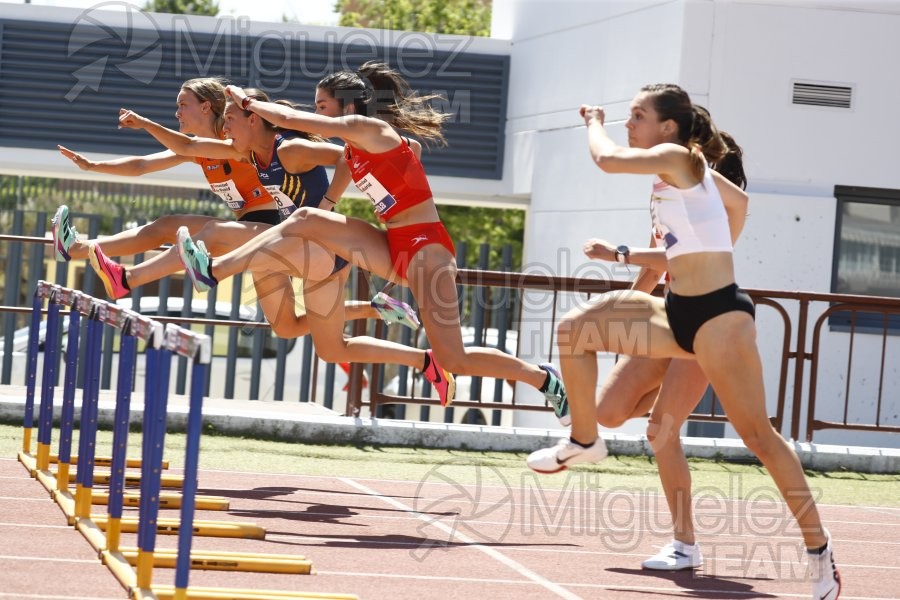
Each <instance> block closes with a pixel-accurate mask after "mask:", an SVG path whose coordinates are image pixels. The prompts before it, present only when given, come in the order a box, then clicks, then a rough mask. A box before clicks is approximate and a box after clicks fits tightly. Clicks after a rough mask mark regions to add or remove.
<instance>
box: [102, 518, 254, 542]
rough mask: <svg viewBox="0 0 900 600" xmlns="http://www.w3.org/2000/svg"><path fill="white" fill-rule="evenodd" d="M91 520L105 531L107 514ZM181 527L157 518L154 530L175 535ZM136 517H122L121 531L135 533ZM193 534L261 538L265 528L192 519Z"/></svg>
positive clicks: (179, 522)
mask: <svg viewBox="0 0 900 600" xmlns="http://www.w3.org/2000/svg"><path fill="white" fill-rule="evenodd" d="M91 520H92V521H93V522H94V523H95V524H96V525H97V527H99V528H100V529H101V530H103V531H106V525H107V521H108V515H91ZM180 529H181V520H180V519H157V521H156V532H157V533H159V534H162V535H176V534H177V533H178V531H179V530H180ZM137 530H138V518H137V517H122V533H137ZM193 530H194V535H202V536H207V537H225V538H244V539H253V540H262V539H265V537H266V530H265V529H264V528H263V527H260V526H259V525H257V524H256V523H239V522H234V521H201V520H196V519H195V520H194V525H193Z"/></svg>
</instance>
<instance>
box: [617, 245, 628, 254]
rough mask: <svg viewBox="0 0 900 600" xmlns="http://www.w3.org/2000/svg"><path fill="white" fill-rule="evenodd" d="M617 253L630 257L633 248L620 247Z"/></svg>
mask: <svg viewBox="0 0 900 600" xmlns="http://www.w3.org/2000/svg"><path fill="white" fill-rule="evenodd" d="M616 252H618V253H619V254H623V255H625V256H628V255H629V254H630V253H631V248H629V247H628V246H619V247H618V248H616Z"/></svg>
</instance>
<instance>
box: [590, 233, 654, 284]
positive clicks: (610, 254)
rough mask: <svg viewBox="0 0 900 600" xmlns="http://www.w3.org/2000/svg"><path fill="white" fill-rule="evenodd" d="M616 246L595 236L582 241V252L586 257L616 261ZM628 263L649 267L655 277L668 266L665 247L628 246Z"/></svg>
mask: <svg viewBox="0 0 900 600" xmlns="http://www.w3.org/2000/svg"><path fill="white" fill-rule="evenodd" d="M616 248H617V246H614V245H613V244H611V243H610V242H607V241H606V240H601V239H597V238H592V239H589V240H588V241H586V242H585V243H584V247H583V250H584V254H585V256H587V257H588V258H593V259H596V260H605V261H608V262H617V261H616V259H617V255H616ZM628 250H629V253H628V262H627V264H629V265H636V266H639V267H642V268H646V269H649V270H651V271H653V272H655V273H656V279H657V280H659V277H660V275H662V273H664V272H665V271H666V269H667V268H668V263H667V261H666V251H665V248H629V249H628Z"/></svg>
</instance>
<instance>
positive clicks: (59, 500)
mask: <svg viewBox="0 0 900 600" xmlns="http://www.w3.org/2000/svg"><path fill="white" fill-rule="evenodd" d="M50 497H51V498H52V499H53V501H54V502H56V504H57V506H59V510H61V511H62V513H63V514H64V515H65V516H66V522H67V524H68V525H74V524H75V496H73V495H72V494H71V493H70V492H67V491H66V492H64V491H62V490H53V491H52V492H51V493H50Z"/></svg>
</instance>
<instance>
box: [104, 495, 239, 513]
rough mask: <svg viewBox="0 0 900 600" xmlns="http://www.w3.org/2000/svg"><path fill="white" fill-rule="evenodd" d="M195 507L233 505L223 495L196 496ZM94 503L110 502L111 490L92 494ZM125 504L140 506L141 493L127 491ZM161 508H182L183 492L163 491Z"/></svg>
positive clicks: (198, 508)
mask: <svg viewBox="0 0 900 600" xmlns="http://www.w3.org/2000/svg"><path fill="white" fill-rule="evenodd" d="M194 498H195V502H194V507H195V508H196V509H197V510H228V508H229V507H230V506H231V503H230V501H229V500H228V498H223V497H222V496H194ZM91 502H92V503H93V504H99V505H105V504H109V492H94V494H93V496H91ZM122 504H123V505H124V506H140V505H141V495H140V494H139V493H137V492H125V494H124V495H123V496H122ZM159 507H160V508H181V494H179V493H178V492H163V493H161V494H160V495H159Z"/></svg>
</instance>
